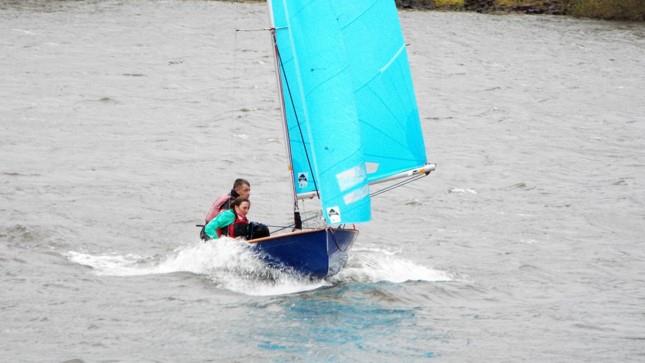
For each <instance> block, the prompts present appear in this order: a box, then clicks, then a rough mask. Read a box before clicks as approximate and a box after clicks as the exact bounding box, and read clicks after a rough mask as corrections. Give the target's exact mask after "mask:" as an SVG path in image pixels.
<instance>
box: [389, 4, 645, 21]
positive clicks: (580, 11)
mask: <svg viewBox="0 0 645 363" xmlns="http://www.w3.org/2000/svg"><path fill="white" fill-rule="evenodd" d="M396 2H397V5H399V6H400V7H403V8H417V9H449V10H474V11H479V12H495V11H520V12H525V13H532V14H565V15H572V16H576V17H589V18H598V19H608V20H635V21H643V20H645V0H396Z"/></svg>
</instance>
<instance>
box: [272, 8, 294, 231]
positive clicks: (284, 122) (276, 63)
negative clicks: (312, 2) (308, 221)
mask: <svg viewBox="0 0 645 363" xmlns="http://www.w3.org/2000/svg"><path fill="white" fill-rule="evenodd" d="M267 1H268V3H269V17H270V21H271V43H272V45H273V61H274V62H273V63H274V67H275V75H276V80H277V82H278V94H279V95H280V113H281V115H282V132H283V136H284V142H285V148H286V151H287V162H288V164H289V165H288V168H289V174H290V178H289V179H290V183H291V192H292V194H293V222H294V228H295V229H302V219H301V217H300V208H299V207H298V194H297V192H296V185H295V181H294V175H293V161H292V160H293V159H292V157H291V142H290V140H289V130H288V126H287V115H286V112H285V107H286V106H285V103H284V102H285V101H284V94H283V92H282V79H281V76H280V75H281V72H280V58H279V57H280V52H279V51H278V42H277V41H276V36H275V32H276V28H275V24H274V22H273V8H272V6H271V0H267Z"/></svg>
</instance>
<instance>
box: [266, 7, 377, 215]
mask: <svg viewBox="0 0 645 363" xmlns="http://www.w3.org/2000/svg"><path fill="white" fill-rule="evenodd" d="M269 3H270V8H271V13H272V20H273V24H274V27H275V28H276V42H277V48H278V54H279V64H280V67H279V72H280V73H281V75H280V77H281V82H282V92H283V99H284V110H285V117H286V119H287V130H288V133H289V142H290V144H291V153H292V162H293V168H294V170H293V172H294V173H293V174H294V181H295V183H296V185H297V186H299V183H298V174H299V170H296V168H297V167H298V166H296V165H298V164H300V165H301V164H302V163H303V160H304V162H305V163H307V164H305V165H306V166H307V168H306V169H305V170H308V171H309V172H311V173H312V176H311V183H313V182H314V181H315V184H316V186H317V190H318V193H319V196H320V200H321V206H322V212H323V216H324V218H325V220H326V222H327V223H329V224H340V223H355V222H366V221H368V220H370V218H371V211H370V197H369V187H368V181H367V175H366V169H365V159H364V156H363V155H364V152H363V146H362V141H361V134H362V132H361V128H360V124H359V122H358V119H359V116H358V107H357V104H356V101H355V94H354V80H353V76H352V74H351V72H352V67H351V62H350V60H349V58H348V55H349V52H348V50H347V49H346V47H345V44H344V39H343V32H342V29H341V26H340V23H339V21H338V14H337V12H336V9H335V4H336V2H334V1H311V0H277V1H269ZM296 130H297V133H296ZM301 133H302V134H303V136H304V138H302V137H301V135H300V134H301ZM305 148H306V153H305ZM303 156H304V158H303ZM307 158H308V159H309V160H308V161H307ZM309 163H310V164H311V168H309V167H308V164H309ZM301 189H302V188H301ZM300 192H301V191H300V190H298V189H297V193H300Z"/></svg>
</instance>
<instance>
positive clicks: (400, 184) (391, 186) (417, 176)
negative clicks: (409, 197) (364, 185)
mask: <svg viewBox="0 0 645 363" xmlns="http://www.w3.org/2000/svg"><path fill="white" fill-rule="evenodd" d="M425 176H426V175H425V174H421V175H415V176H411V177H409V178H408V179H405V180H402V181H400V182H398V183H395V184H392V185H389V186H387V187H385V188H383V189H380V190H377V191H375V192H374V193H371V194H370V197H376V196H379V195H381V194H383V193H385V192H389V191H390V190H393V189H396V188H399V187H402V186H404V185H406V184H409V183H412V182H413V181H416V180H418V179H421V178H423V177H425Z"/></svg>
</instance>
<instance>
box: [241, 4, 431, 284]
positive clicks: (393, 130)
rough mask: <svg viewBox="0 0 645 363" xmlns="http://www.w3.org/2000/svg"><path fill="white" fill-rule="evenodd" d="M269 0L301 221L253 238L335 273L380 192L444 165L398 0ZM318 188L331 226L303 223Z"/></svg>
mask: <svg viewBox="0 0 645 363" xmlns="http://www.w3.org/2000/svg"><path fill="white" fill-rule="evenodd" d="M268 6H269V12H270V17H271V23H272V27H271V34H272V42H273V46H274V54H275V65H276V74H277V79H278V89H279V95H280V100H281V105H282V116H283V117H282V119H283V129H284V134H285V141H286V142H285V144H286V149H287V155H288V160H289V171H290V173H291V183H292V186H293V198H294V201H293V208H294V227H295V228H294V230H293V231H291V232H288V233H283V234H276V235H273V236H271V237H266V238H261V239H255V240H251V241H249V242H250V243H251V244H252V245H253V247H254V248H255V249H256V250H258V251H259V252H260V253H261V255H262V256H263V257H264V258H265V259H266V261H268V262H269V263H270V264H272V265H276V266H280V267H284V268H287V269H291V270H293V271H296V272H298V273H301V274H305V275H309V276H312V277H316V278H321V277H326V276H330V275H333V274H335V273H337V272H339V271H340V270H341V269H342V267H343V266H344V265H345V263H346V262H347V252H348V250H349V249H350V247H351V246H352V244H353V242H354V240H355V239H356V236H357V235H358V230H357V229H356V228H355V227H354V224H355V223H365V222H368V221H369V220H370V219H371V204H370V200H371V197H372V196H373V195H375V194H378V193H380V192H382V191H384V190H389V189H390V188H392V187H395V186H398V185H401V184H404V183H407V182H409V181H412V180H414V179H417V178H420V177H423V176H426V175H428V174H429V173H430V172H431V171H433V170H434V168H435V166H434V164H431V163H428V162H427V158H426V152H425V145H424V142H423V133H422V130H421V124H420V120H419V113H418V109H417V103H416V99H415V94H414V89H413V85H412V78H411V74H410V67H409V64H408V59H407V53H406V48H405V43H404V40H403V35H402V32H401V26H400V24H399V18H398V14H397V9H396V6H395V3H394V0H351V1H347V0H269V1H268ZM385 182H390V183H389V185H388V186H386V187H384V188H383V189H381V190H378V191H372V192H371V190H370V188H374V187H373V186H374V185H376V184H379V183H385ZM394 183H396V184H394ZM392 184H394V185H392ZM312 197H315V198H317V199H318V200H319V202H320V212H321V214H322V218H323V219H324V224H325V225H324V227H321V228H313V229H306V228H305V229H303V228H302V221H301V217H300V209H299V208H300V207H299V201H300V200H302V199H307V198H312ZM349 226H351V227H349Z"/></svg>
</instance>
